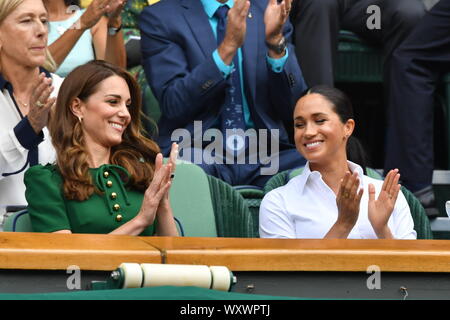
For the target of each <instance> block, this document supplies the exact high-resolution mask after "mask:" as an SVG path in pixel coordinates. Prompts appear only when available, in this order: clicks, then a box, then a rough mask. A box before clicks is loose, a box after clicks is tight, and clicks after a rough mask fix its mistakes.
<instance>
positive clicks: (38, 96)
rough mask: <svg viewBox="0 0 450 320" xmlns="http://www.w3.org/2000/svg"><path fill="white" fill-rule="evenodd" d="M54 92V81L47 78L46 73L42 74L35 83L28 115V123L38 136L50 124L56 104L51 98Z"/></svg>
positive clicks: (54, 99)
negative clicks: (50, 117)
mask: <svg viewBox="0 0 450 320" xmlns="http://www.w3.org/2000/svg"><path fill="white" fill-rule="evenodd" d="M53 90H54V87H53V86H52V79H51V78H47V77H46V76H45V73H41V74H40V75H39V77H38V80H37V81H36V82H35V85H34V89H33V93H32V94H31V98H30V109H29V111H28V115H27V117H28V121H29V123H30V125H31V127H32V128H33V129H34V131H35V132H36V134H38V133H39V132H41V130H42V129H43V128H44V127H45V126H47V124H48V120H49V115H50V111H51V109H52V107H53V105H54V104H55V102H56V98H50V95H51V93H52V92H53Z"/></svg>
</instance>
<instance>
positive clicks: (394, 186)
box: [368, 169, 401, 238]
mask: <svg viewBox="0 0 450 320" xmlns="http://www.w3.org/2000/svg"><path fill="white" fill-rule="evenodd" d="M399 180H400V174H399V173H398V169H395V170H391V171H389V173H388V174H387V175H386V178H385V180H384V182H383V186H382V188H381V191H380V194H379V195H378V199H375V187H374V185H373V184H369V206H368V211H369V213H368V214H369V221H370V223H371V225H372V227H373V229H374V230H375V233H376V234H377V236H378V238H392V234H391V232H390V230H389V228H388V226H387V223H388V221H389V218H390V217H391V214H392V211H393V210H394V206H395V202H396V201H397V197H398V193H399V191H400V188H401V186H400V184H399V183H398V182H399Z"/></svg>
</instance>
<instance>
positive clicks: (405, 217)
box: [391, 191, 417, 239]
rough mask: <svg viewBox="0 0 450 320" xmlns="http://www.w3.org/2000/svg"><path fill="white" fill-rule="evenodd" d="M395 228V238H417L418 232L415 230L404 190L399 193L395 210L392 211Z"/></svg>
mask: <svg viewBox="0 0 450 320" xmlns="http://www.w3.org/2000/svg"><path fill="white" fill-rule="evenodd" d="M392 218H393V222H394V228H393V229H394V230H391V231H392V232H393V234H394V238H395V239H417V232H416V231H415V230H414V220H413V218H412V215H411V210H410V209H409V204H408V202H407V201H406V198H405V196H404V195H403V192H402V191H400V192H399V194H398V198H397V202H396V203H395V207H394V211H393V212H392Z"/></svg>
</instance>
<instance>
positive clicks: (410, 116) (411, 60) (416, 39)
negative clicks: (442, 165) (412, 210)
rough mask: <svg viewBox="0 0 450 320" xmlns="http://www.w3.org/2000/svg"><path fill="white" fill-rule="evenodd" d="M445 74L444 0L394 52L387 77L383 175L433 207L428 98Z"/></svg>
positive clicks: (448, 20) (448, 33) (449, 58)
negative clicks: (391, 174) (396, 177)
mask: <svg viewBox="0 0 450 320" xmlns="http://www.w3.org/2000/svg"><path fill="white" fill-rule="evenodd" d="M449 71H450V0H441V1H440V2H439V3H438V4H437V5H436V6H435V7H434V8H433V9H432V10H431V11H430V12H429V13H427V14H426V15H425V17H424V18H423V19H422V20H421V21H420V22H419V23H418V24H417V26H416V28H415V29H414V30H413V32H412V33H411V34H410V36H409V37H408V38H407V39H406V40H405V41H404V42H403V44H402V45H401V46H400V47H399V48H398V49H397V50H395V51H394V54H393V55H392V63H391V68H390V73H389V74H390V77H391V81H390V90H389V92H390V94H389V106H388V131H387V137H386V160H385V171H387V170H390V169H393V168H398V169H399V170H400V174H401V179H402V183H403V185H404V186H405V187H407V188H408V189H410V190H411V191H413V192H415V193H416V195H417V196H418V197H419V200H422V203H423V204H424V205H425V206H426V207H427V206H428V207H432V205H433V203H432V202H433V194H432V188H431V184H432V174H433V161H434V159H433V107H434V93H435V89H436V83H437V81H438V80H439V78H440V76H441V75H442V74H443V73H444V72H449ZM433 211H434V213H433ZM428 213H430V214H431V215H433V214H437V210H428Z"/></svg>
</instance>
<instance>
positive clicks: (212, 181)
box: [208, 176, 255, 238]
mask: <svg viewBox="0 0 450 320" xmlns="http://www.w3.org/2000/svg"><path fill="white" fill-rule="evenodd" d="M208 180H209V186H210V189H211V197H212V199H213V201H212V203H213V206H214V212H215V216H216V225H217V235H218V236H219V237H229V238H251V237H253V236H254V231H253V230H254V229H255V228H254V224H253V218H252V215H251V213H250V211H249V208H248V207H247V204H246V203H245V200H244V198H243V197H242V195H241V194H240V193H239V192H238V191H236V190H235V189H234V188H233V187H232V186H231V185H229V184H228V183H226V182H224V181H222V180H219V179H217V178H215V177H213V176H208Z"/></svg>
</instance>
